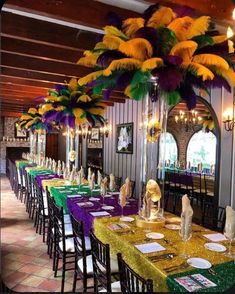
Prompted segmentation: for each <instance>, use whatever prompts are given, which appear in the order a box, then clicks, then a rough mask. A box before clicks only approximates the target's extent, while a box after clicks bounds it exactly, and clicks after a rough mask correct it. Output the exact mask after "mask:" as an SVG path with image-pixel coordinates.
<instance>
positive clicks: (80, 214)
mask: <svg viewBox="0 0 235 294" xmlns="http://www.w3.org/2000/svg"><path fill="white" fill-rule="evenodd" d="M118 197H119V195H118V194H113V195H111V194H110V195H108V194H107V195H106V197H104V199H102V197H100V196H99V197H94V196H92V197H90V196H85V195H83V196H82V197H76V198H74V197H67V207H68V211H69V212H70V213H72V214H73V215H74V216H75V218H76V219H77V220H82V221H83V225H84V232H85V235H86V236H88V235H89V234H90V230H91V229H92V228H93V223H94V220H95V218H97V217H95V216H93V215H92V214H91V213H92V212H103V211H106V212H107V213H109V214H110V216H120V215H121V214H122V211H121V207H120V205H119V204H118ZM84 202H90V203H92V206H88V207H84V206H80V205H81V204H83V203H84ZM105 206H107V207H108V206H112V207H113V209H111V210H107V209H105ZM102 207H104V208H102ZM137 211H138V201H137V200H136V199H130V200H129V203H128V204H127V206H126V207H124V209H123V215H124V216H126V215H130V214H135V213H137ZM98 218H99V217H98ZM105 218H106V217H105Z"/></svg>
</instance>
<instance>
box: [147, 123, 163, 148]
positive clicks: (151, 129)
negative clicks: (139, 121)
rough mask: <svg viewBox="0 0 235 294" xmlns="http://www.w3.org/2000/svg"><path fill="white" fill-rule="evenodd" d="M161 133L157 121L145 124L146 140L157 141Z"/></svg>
mask: <svg viewBox="0 0 235 294" xmlns="http://www.w3.org/2000/svg"><path fill="white" fill-rule="evenodd" d="M160 134H161V126H160V123H159V122H157V121H150V122H149V124H148V126H147V136H146V137H147V140H148V142H151V143H154V142H156V141H157V139H158V138H159V136H160Z"/></svg>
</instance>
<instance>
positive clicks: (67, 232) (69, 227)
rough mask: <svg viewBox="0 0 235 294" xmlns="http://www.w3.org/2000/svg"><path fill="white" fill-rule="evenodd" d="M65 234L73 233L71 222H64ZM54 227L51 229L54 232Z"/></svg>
mask: <svg viewBox="0 0 235 294" xmlns="http://www.w3.org/2000/svg"><path fill="white" fill-rule="evenodd" d="M64 230H65V236H72V235H73V228H72V225H71V224H64ZM54 231H55V230H54V228H53V229H52V233H53V234H54Z"/></svg>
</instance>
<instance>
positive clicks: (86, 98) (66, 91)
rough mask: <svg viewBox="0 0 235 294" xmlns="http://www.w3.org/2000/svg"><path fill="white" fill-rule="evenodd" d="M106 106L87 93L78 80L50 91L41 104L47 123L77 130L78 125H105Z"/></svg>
mask: <svg viewBox="0 0 235 294" xmlns="http://www.w3.org/2000/svg"><path fill="white" fill-rule="evenodd" d="M105 109H106V107H105V104H104V103H103V102H102V98H101V97H100V96H97V95H93V94H91V93H90V92H89V91H88V92H85V89H84V87H82V86H79V85H78V83H77V80H76V79H71V81H70V82H69V84H67V85H57V86H55V89H53V90H49V91H48V96H46V97H44V101H43V102H42V103H41V104H40V109H39V111H40V113H41V114H42V117H43V118H44V119H45V122H47V123H50V122H53V121H54V122H56V123H58V124H59V125H60V126H61V127H63V126H69V127H70V128H75V126H76V125H77V126H78V125H82V124H86V123H88V124H90V125H94V124H95V123H96V122H99V123H101V124H103V123H104V118H103V115H104V112H105Z"/></svg>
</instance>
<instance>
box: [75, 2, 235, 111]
mask: <svg viewBox="0 0 235 294" xmlns="http://www.w3.org/2000/svg"><path fill="white" fill-rule="evenodd" d="M193 15H194V13H193V11H192V10H189V9H187V8H186V7H184V8H183V9H181V10H179V9H176V10H172V9H171V8H168V7H164V6H160V5H157V4H156V5H151V6H150V7H149V8H148V9H147V10H146V11H145V12H144V13H143V15H142V16H140V17H138V18H128V19H124V20H122V19H121V18H120V17H118V16H117V15H115V14H113V13H111V14H109V18H108V25H107V26H106V27H105V28H104V32H105V34H104V36H103V38H102V39H101V38H99V42H98V43H97V44H96V45H95V48H94V49H93V50H90V51H87V50H86V51H85V52H84V57H82V58H81V59H80V60H79V64H82V65H84V66H87V67H91V68H93V69H94V71H93V72H92V73H90V74H88V75H87V76H85V77H82V78H80V79H79V81H78V84H79V85H80V86H85V85H88V86H89V87H92V91H93V94H95V95H97V94H103V97H104V98H105V99H109V96H110V94H111V92H112V91H113V90H119V91H120V90H121V91H123V92H124V94H125V95H127V96H128V97H130V98H132V99H135V100H141V99H143V98H144V97H145V96H146V94H147V93H148V92H151V89H152V87H151V77H154V78H155V79H154V80H155V81H156V82H157V95H155V96H156V97H155V96H154V97H153V99H154V100H156V99H157V97H159V96H162V97H164V98H165V99H166V101H167V103H168V104H169V105H174V104H175V103H177V102H178V101H179V100H180V99H183V100H185V102H186V104H187V106H188V108H189V109H190V110H191V109H193V108H194V107H195V105H196V93H195V89H199V90H200V91H204V92H205V93H209V92H210V88H212V87H213V88H215V87H216V88H222V87H225V88H226V90H228V91H231V87H232V86H234V85H235V73H234V70H233V64H232V61H231V59H230V57H229V54H228V39H227V36H225V35H219V33H218V31H216V29H215V27H213V26H212V23H211V20H210V17H209V16H201V17H197V18H196V17H194V16H193Z"/></svg>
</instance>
